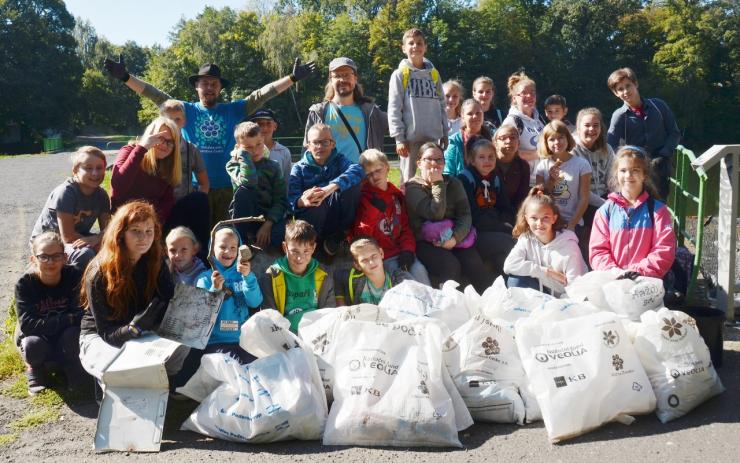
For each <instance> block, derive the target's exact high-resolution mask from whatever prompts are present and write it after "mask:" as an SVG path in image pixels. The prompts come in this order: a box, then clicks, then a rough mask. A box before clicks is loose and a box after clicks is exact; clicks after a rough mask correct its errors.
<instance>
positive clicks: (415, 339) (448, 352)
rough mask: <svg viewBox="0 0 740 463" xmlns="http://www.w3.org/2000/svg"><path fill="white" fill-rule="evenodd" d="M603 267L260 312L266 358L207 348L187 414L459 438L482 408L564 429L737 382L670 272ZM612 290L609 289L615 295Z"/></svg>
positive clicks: (412, 437) (413, 441) (446, 443)
mask: <svg viewBox="0 0 740 463" xmlns="http://www.w3.org/2000/svg"><path fill="white" fill-rule="evenodd" d="M617 276H618V273H615V272H591V273H588V274H586V275H584V276H582V277H580V278H578V279H576V280H575V281H574V282H572V284H571V285H570V286H568V287H567V288H566V295H564V297H563V298H561V299H555V298H553V297H552V296H549V295H547V294H543V293H541V292H539V291H536V290H532V289H522V288H508V289H507V288H506V286H505V284H504V282H503V279H501V278H499V279H498V280H496V282H495V283H494V284H493V285H492V286H491V287H490V288H488V289H487V290H486V291H485V292H484V293H483V294H480V295H479V294H477V293H476V292H475V290H473V289H472V287H467V288H465V289H464V291H459V290H458V289H457V284H456V283H455V282H447V283H446V284H445V285H444V286H443V287H442V288H441V289H433V288H430V287H429V286H425V285H422V284H419V283H416V282H414V281H405V282H403V283H401V284H399V285H398V286H395V287H393V288H391V289H390V290H389V291H388V292H387V293H386V294H385V295H384V297H383V299H382V301H381V302H380V303H379V305H377V306H376V305H371V304H361V305H356V306H350V307H338V308H330V309H321V310H317V311H314V312H309V313H306V314H305V315H304V317H303V319H302V320H301V323H300V325H299V328H298V334H297V335H296V334H294V333H292V332H290V331H289V327H290V323H289V322H288V321H287V320H286V319H284V318H283V317H282V316H281V315H280V314H279V313H278V312H275V311H272V310H267V311H262V312H259V313H258V314H256V315H254V316H252V317H251V318H250V319H249V320H248V321H247V322H246V323H245V324H244V325H243V326H242V328H241V338H240V344H241V346H242V347H243V348H244V349H245V350H247V351H248V352H250V353H251V354H253V355H254V356H256V357H257V358H258V360H256V361H254V362H252V363H251V364H249V365H239V364H238V363H237V362H236V361H235V360H234V359H232V358H231V357H229V356H228V355H225V354H210V355H206V356H204V357H203V360H202V364H201V367H200V369H199V370H198V372H197V373H196V374H195V375H194V376H193V378H192V379H191V380H190V381H189V382H188V384H186V385H185V386H184V387H182V388H179V389H178V392H180V393H182V394H184V395H186V396H188V397H191V398H192V399H194V400H196V401H198V402H200V405H199V406H198V408H197V409H196V410H195V411H194V412H193V413H192V415H191V416H190V417H189V418H188V419H187V420H186V421H185V423H184V424H183V426H182V428H183V429H187V430H192V431H196V432H199V433H201V434H205V435H207V436H211V437H215V438H220V439H226V440H231V441H237V442H250V443H263V442H276V441H281V440H286V439H303V440H316V439H323V443H324V444H325V445H363V446H403V447H411V446H436V447H461V446H462V444H461V443H460V440H459V438H458V433H459V431H461V430H463V429H466V428H467V427H469V426H471V425H472V424H473V421H479V422H492V423H516V424H519V425H523V424H525V423H530V422H534V421H538V420H543V421H544V425H545V429H546V430H547V434H548V438H549V440H550V441H551V442H553V443H556V442H560V441H563V440H565V439H569V438H572V437H575V436H578V435H581V434H583V433H586V432H588V431H590V430H593V429H596V428H598V427H599V426H601V425H603V424H605V423H609V422H612V421H617V422H621V423H625V424H629V423H631V422H632V421H633V420H634V416H635V415H643V414H648V413H651V412H653V411H655V412H656V413H657V416H658V418H659V419H660V421H661V422H664V423H665V422H667V421H670V420H673V419H676V418H678V417H680V416H683V415H685V414H686V413H688V412H689V411H691V410H692V409H693V408H695V407H696V406H698V405H699V404H701V403H702V402H704V401H706V400H707V399H709V398H711V397H713V396H715V395H717V394H720V393H722V392H723V391H724V387H723V386H722V383H721V381H720V379H719V377H718V375H717V372H716V371H715V369H714V366H713V365H712V362H711V359H710V355H709V350H708V349H707V347H706V345H705V343H704V341H703V339H702V338H701V336H700V335H699V331H698V329H697V327H696V323H695V322H694V320H693V319H692V318H691V317H690V316H688V315H686V314H684V313H682V312H678V311H671V310H669V309H667V308H665V307H663V304H662V299H663V286H662V282H661V280H658V279H655V278H647V277H639V278H637V279H636V280H634V281H633V280H618V279H617ZM607 295H608V297H607Z"/></svg>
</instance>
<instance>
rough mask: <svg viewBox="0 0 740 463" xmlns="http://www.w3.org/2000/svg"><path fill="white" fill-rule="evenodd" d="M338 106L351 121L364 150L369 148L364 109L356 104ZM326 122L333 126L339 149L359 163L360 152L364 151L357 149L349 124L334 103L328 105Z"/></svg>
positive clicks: (333, 133) (351, 125) (348, 157)
mask: <svg viewBox="0 0 740 463" xmlns="http://www.w3.org/2000/svg"><path fill="white" fill-rule="evenodd" d="M337 106H339V109H341V110H342V113H343V114H344V117H345V118H346V119H347V122H349V125H350V127H352V130H354V132H355V135H356V136H357V141H359V142H360V147H362V151H365V149H366V148H367V128H366V127H365V116H364V115H363V114H362V110H361V109H360V107H359V106H358V105H356V104H351V105H337ZM324 123H325V124H326V125H328V126H329V127H331V133H332V136H333V137H334V140H335V141H336V142H337V151H338V152H340V153H342V154H343V155H344V156H345V157H346V158H347V159H349V160H350V161H352V162H354V163H355V164H359V162H360V153H361V152H362V151H360V150H358V149H357V143H355V141H354V139H352V135H351V134H350V133H349V130H347V126H346V125H344V122H343V121H342V118H341V117H340V116H339V113H338V112H337V110H336V107H335V106H334V105H333V104H330V105H328V106H327V108H326V117H325V118H324Z"/></svg>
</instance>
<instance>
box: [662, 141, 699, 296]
mask: <svg viewBox="0 0 740 463" xmlns="http://www.w3.org/2000/svg"><path fill="white" fill-rule="evenodd" d="M694 161H696V156H695V155H694V152H693V151H691V150H690V149H688V148H686V147H684V146H682V145H678V147H676V170H675V174H674V176H673V177H669V181H670V183H671V184H672V185H673V189H672V190H671V193H670V195H669V198H668V210H669V211H670V212H671V215H672V216H673V222H674V230H675V233H676V241H677V244H678V245H679V246H683V245H684V243H685V242H686V241H689V242H690V243H691V244H692V245H693V246H694V265H693V269H692V271H691V279H690V280H689V286H688V289H687V290H686V299H685V300H686V303H687V304H690V303H691V302H692V300H693V298H694V296H695V292H696V280H697V278H698V277H699V268H700V265H701V256H702V240H703V238H704V215H705V206H706V201H705V192H706V183H707V179H708V176H707V173H706V172H705V171H704V169H702V168H701V167H699V168H696V169H694V168H692V166H691V163H692V162H694ZM694 176H696V177H698V182H699V187H698V190H699V191H698V193H697V194H694V193H692V192H690V191H689V190H688V186H689V185H690V184H692V183H693V177H694ZM689 201H690V202H693V203H696V205H697V210H696V233H695V234H694V235H693V236H692V235H691V234H690V233H689V232H687V231H686V218H687V216H688V211H689V206H690V205H691V204H690V202H689Z"/></svg>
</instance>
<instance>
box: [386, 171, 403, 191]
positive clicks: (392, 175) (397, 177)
mask: <svg viewBox="0 0 740 463" xmlns="http://www.w3.org/2000/svg"><path fill="white" fill-rule="evenodd" d="M388 180H390V182H391V183H392V184H394V185H396V186H397V187H400V186H401V171H400V170H399V169H398V168H397V167H391V170H390V172H388Z"/></svg>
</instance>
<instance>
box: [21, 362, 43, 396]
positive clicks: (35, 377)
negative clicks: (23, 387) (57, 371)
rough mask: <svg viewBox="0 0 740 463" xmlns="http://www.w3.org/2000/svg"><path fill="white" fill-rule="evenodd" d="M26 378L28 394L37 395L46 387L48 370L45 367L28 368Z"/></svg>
mask: <svg viewBox="0 0 740 463" xmlns="http://www.w3.org/2000/svg"><path fill="white" fill-rule="evenodd" d="M26 380H27V381H28V394H29V395H36V394H38V393H39V392H41V391H43V390H44V389H46V386H47V384H46V372H45V371H44V369H43V368H31V367H29V368H28V370H26Z"/></svg>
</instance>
